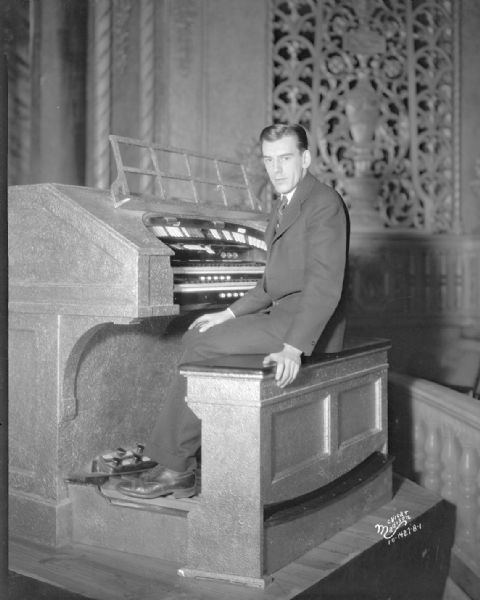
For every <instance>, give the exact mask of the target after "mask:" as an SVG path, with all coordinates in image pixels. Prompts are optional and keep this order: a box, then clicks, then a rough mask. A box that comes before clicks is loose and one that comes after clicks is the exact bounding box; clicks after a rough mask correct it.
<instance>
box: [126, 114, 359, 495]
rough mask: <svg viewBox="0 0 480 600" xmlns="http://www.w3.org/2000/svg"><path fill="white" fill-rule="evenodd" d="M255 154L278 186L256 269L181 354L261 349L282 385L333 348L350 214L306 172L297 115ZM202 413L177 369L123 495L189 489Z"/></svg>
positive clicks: (338, 336) (271, 130) (264, 138)
mask: <svg viewBox="0 0 480 600" xmlns="http://www.w3.org/2000/svg"><path fill="white" fill-rule="evenodd" d="M260 142H261V148H262V156H263V162H264V164H265V168H266V170H267V173H268V176H269V178H270V180H271V182H272V184H273V187H274V188H275V190H276V192H277V193H278V194H279V195H280V199H279V201H278V203H277V206H276V207H274V209H273V211H272V215H271V218H270V221H269V224H268V227H267V230H266V232H265V240H266V243H267V262H266V266H265V271H264V274H263V277H262V279H261V280H260V281H259V282H258V283H257V285H256V286H255V287H254V288H253V289H252V290H250V291H249V292H248V293H247V294H245V295H244V296H243V297H241V298H239V299H238V300H237V301H235V302H234V303H233V304H232V305H231V306H230V307H229V308H227V309H225V310H223V311H220V312H216V313H208V314H205V315H202V316H200V317H198V318H197V319H196V320H195V321H194V322H193V323H192V324H191V326H190V327H189V330H188V331H187V332H186V334H185V336H184V338H183V342H184V353H183V356H182V359H181V361H180V364H182V363H190V362H194V361H197V360H202V359H207V358H213V357H215V356H220V355H224V354H265V355H266V356H265V358H264V364H266V365H268V364H274V365H275V379H276V382H277V384H278V385H279V386H280V387H282V388H283V387H285V386H286V385H288V384H290V383H291V382H292V381H293V380H294V379H295V377H296V376H297V374H298V371H299V368H300V364H301V355H302V354H303V355H305V356H309V355H311V354H312V353H313V352H314V351H315V352H338V351H339V350H341V348H342V343H343V334H344V329H345V314H344V294H343V290H344V287H345V286H344V281H345V272H346V264H347V258H348V231H349V226H348V214H347V210H346V208H345V205H344V203H343V201H342V199H341V197H340V196H339V195H338V194H337V193H336V192H335V191H334V190H333V189H331V188H329V187H328V186H326V185H324V184H323V183H321V182H320V181H318V180H317V179H316V178H315V177H314V176H313V175H312V174H310V173H309V172H308V167H309V166H310V162H311V155H310V151H309V149H308V138H307V134H306V132H305V130H304V129H303V127H301V126H300V125H272V126H269V127H266V128H265V129H264V130H263V131H262V132H261V134H260ZM200 433H201V423H200V420H199V419H198V417H196V416H195V415H194V414H193V412H192V411H191V410H190V409H189V408H188V406H187V404H186V402H185V382H184V378H183V377H181V376H178V377H177V382H176V389H175V390H174V392H173V393H172V394H171V395H170V396H169V398H167V400H166V402H165V405H164V407H163V409H162V411H161V413H160V415H159V419H158V422H157V424H156V427H155V429H154V431H153V434H152V436H151V440H150V443H149V444H148V446H147V453H148V455H149V456H150V457H152V458H153V459H154V460H156V461H157V462H158V463H159V464H158V466H157V467H155V468H154V469H152V470H150V471H148V472H147V473H145V474H143V475H142V476H141V477H139V478H138V479H132V480H129V481H124V482H121V483H120V484H119V486H118V489H119V490H120V491H121V492H122V493H124V494H127V495H129V496H134V497H142V498H155V497H158V496H164V495H167V494H170V493H173V494H174V495H175V496H176V497H188V496H192V495H193V494H194V493H195V467H196V459H195V454H196V452H197V451H198V449H199V447H200Z"/></svg>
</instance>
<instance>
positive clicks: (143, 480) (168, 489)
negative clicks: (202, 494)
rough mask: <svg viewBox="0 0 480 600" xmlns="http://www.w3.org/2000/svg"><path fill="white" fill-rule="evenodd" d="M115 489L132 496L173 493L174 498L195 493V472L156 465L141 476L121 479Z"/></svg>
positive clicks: (157, 496) (144, 496)
mask: <svg viewBox="0 0 480 600" xmlns="http://www.w3.org/2000/svg"><path fill="white" fill-rule="evenodd" d="M116 489H117V490H118V491H119V492H121V493H122V494H125V495H126V496H131V497H132V498H159V497H160V496H168V495H169V494H173V496H174V497H175V498H191V497H192V496H194V495H195V492H196V487H195V472H194V471H185V472H183V473H179V472H178V471H172V470H171V469H167V468H166V467H162V466H161V465H158V466H156V467H154V468H153V469H150V470H149V471H147V472H145V473H142V475H141V476H139V477H136V478H131V479H126V480H124V481H121V482H120V483H119V484H118V485H117V487H116Z"/></svg>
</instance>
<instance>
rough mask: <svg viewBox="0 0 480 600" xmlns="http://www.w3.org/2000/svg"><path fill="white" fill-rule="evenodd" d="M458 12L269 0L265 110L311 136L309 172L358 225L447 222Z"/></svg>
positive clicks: (438, 5)
mask: <svg viewBox="0 0 480 600" xmlns="http://www.w3.org/2000/svg"><path fill="white" fill-rule="evenodd" d="M457 13H458V8H457V7H456V6H455V4H454V3H453V2H451V1H449V0H415V1H414V0H342V1H341V2H338V1H336V0H272V59H273V73H272V76H273V94H272V113H273V120H274V121H276V122H299V123H302V124H303V125H304V126H305V127H306V128H307V130H309V131H310V132H311V138H312V139H311V141H312V148H313V153H314V165H313V169H314V171H316V172H317V174H319V175H320V176H321V177H322V179H324V180H326V181H327V182H329V183H330V184H332V185H334V186H335V187H336V188H337V189H339V191H340V192H342V193H343V195H344V196H345V198H346V200H347V201H348V202H349V204H350V205H351V210H352V215H353V217H354V219H353V220H354V221H355V218H356V219H357V221H358V222H360V223H366V222H369V223H375V224H377V225H379V226H387V227H391V228H393V227H395V228H398V227H402V228H415V229H421V230H424V231H430V232H443V231H456V230H458V215H459V184H458V179H459V167H458V162H459V160H458V153H459V152H458V147H459V144H458V137H457V136H458V126H457V121H458V115H457V114H456V111H457V110H458V83H457V81H456V79H455V75H454V73H455V68H454V67H455V64H456V60H457V56H458V48H457V46H458V41H457V40H458V16H457Z"/></svg>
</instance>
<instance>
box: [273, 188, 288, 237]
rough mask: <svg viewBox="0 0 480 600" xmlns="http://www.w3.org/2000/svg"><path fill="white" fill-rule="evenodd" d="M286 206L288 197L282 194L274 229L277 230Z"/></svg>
mask: <svg viewBox="0 0 480 600" xmlns="http://www.w3.org/2000/svg"><path fill="white" fill-rule="evenodd" d="M287 205H288V197H287V196H286V195H285V194H282V195H281V197H280V206H279V207H278V214H277V225H276V227H275V229H278V227H279V225H280V223H281V222H282V217H283V213H284V212H285V209H286V208H287Z"/></svg>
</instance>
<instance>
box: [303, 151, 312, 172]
mask: <svg viewBox="0 0 480 600" xmlns="http://www.w3.org/2000/svg"><path fill="white" fill-rule="evenodd" d="M311 162H312V154H311V153H310V150H304V151H303V156H302V167H303V168H304V169H308V167H309V166H310V163H311Z"/></svg>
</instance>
